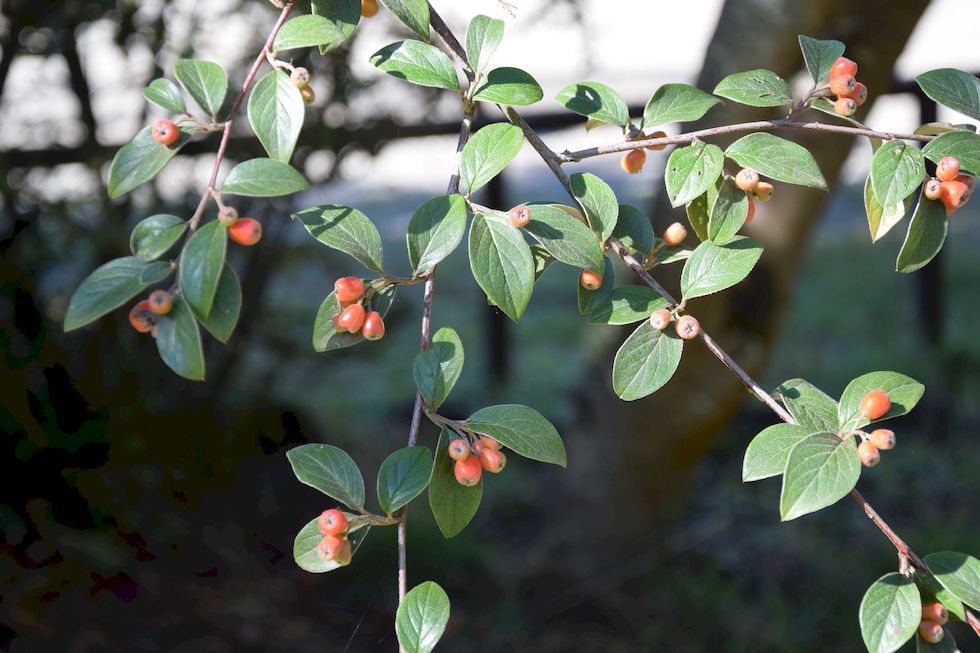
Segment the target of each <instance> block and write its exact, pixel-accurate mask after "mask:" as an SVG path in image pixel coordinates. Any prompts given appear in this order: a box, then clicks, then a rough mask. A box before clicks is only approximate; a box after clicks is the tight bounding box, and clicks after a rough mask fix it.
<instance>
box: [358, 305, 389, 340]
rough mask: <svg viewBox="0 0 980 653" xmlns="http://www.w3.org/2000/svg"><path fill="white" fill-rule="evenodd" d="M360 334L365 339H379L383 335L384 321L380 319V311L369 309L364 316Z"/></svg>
mask: <svg viewBox="0 0 980 653" xmlns="http://www.w3.org/2000/svg"><path fill="white" fill-rule="evenodd" d="M361 335H363V336H364V338H365V339H366V340H381V339H382V338H384V337H385V322H384V320H383V319H381V313H379V312H377V311H371V312H370V313H368V314H367V316H365V318H364V328H363V330H362V331H361Z"/></svg>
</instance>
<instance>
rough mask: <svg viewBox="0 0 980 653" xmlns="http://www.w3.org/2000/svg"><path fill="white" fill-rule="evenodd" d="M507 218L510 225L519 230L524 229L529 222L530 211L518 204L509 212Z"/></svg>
mask: <svg viewBox="0 0 980 653" xmlns="http://www.w3.org/2000/svg"><path fill="white" fill-rule="evenodd" d="M507 217H508V218H510V223H511V224H512V225H514V226H515V227H517V228H518V229H520V228H521V227H526V226H527V223H528V222H530V221H531V209H529V208H527V207H526V206H524V205H523V204H518V205H517V206H515V207H514V208H512V209H511V210H510V213H508V214H507Z"/></svg>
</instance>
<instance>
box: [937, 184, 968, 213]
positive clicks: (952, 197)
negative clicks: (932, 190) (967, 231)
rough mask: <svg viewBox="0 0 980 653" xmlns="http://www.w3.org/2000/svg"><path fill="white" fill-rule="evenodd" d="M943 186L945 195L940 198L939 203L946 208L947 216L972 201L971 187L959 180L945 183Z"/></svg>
mask: <svg viewBox="0 0 980 653" xmlns="http://www.w3.org/2000/svg"><path fill="white" fill-rule="evenodd" d="M942 184H943V194H942V195H941V196H940V197H939V201H941V202H942V203H943V204H944V205H945V206H946V215H951V214H952V213H953V211H955V210H956V209H958V208H960V207H961V206H963V205H964V204H966V203H967V200H969V199H970V187H969V186H968V185H967V184H965V183H963V182H962V181H959V180H957V179H954V180H953V181H944V182H942Z"/></svg>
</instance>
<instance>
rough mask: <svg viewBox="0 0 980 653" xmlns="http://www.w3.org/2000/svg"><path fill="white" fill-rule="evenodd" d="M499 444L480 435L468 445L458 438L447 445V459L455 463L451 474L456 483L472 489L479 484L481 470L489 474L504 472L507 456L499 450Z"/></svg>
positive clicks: (486, 436) (481, 474)
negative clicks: (454, 477) (453, 475)
mask: <svg viewBox="0 0 980 653" xmlns="http://www.w3.org/2000/svg"><path fill="white" fill-rule="evenodd" d="M500 446H501V445H500V443H499V442H497V441H496V440H494V439H493V438H491V437H490V436H489V435H481V436H480V437H479V439H477V440H475V441H474V442H473V443H470V442H468V441H466V440H464V439H463V438H458V439H456V440H453V441H452V442H450V443H449V457H450V458H452V459H453V460H455V461H456V464H455V465H454V466H453V474H455V476H456V482H457V483H459V484H460V485H463V486H465V487H473V486H474V485H476V484H477V483H479V482H480V477H481V476H483V470H487V471H488V472H490V473H491V474H499V473H500V472H502V471H504V465H506V464H507V456H505V455H504V452H503V451H501V450H500Z"/></svg>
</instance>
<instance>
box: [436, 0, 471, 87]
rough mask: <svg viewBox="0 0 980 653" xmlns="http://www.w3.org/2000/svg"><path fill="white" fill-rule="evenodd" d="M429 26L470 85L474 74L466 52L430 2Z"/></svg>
mask: <svg viewBox="0 0 980 653" xmlns="http://www.w3.org/2000/svg"><path fill="white" fill-rule="evenodd" d="M429 24H430V25H432V29H433V30H435V33H436V35H437V36H438V37H439V40H440V41H442V44H443V46H445V49H446V51H447V52H448V53H449V56H450V57H452V59H453V61H455V62H456V65H457V66H459V67H460V68H461V69H462V71H463V74H464V75H466V79H467V80H469V82H470V83H471V84H472V83H473V80H474V79H475V78H476V72H475V71H474V70H473V68H472V67H471V66H470V63H469V62H468V61H467V60H466V51H465V50H464V49H463V46H462V45H460V43H459V41H458V40H457V39H456V35H455V34H453V31H452V30H451V29H449V25H446V21H444V20H443V19H442V16H440V15H439V13H438V12H437V11H436V10H435V7H433V6H432V3H431V2H430V3H429Z"/></svg>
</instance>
